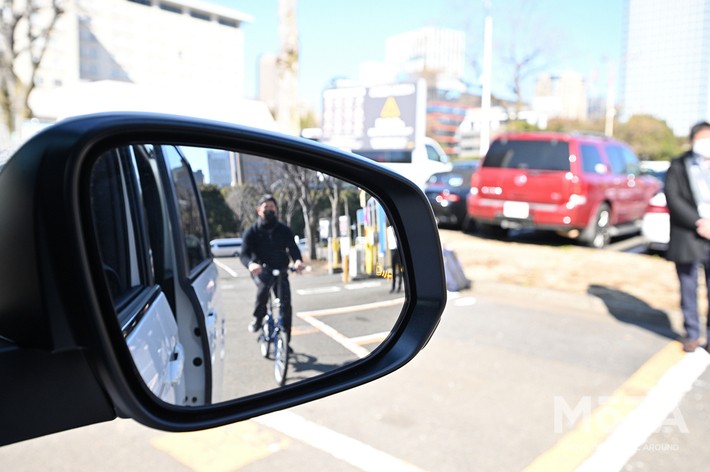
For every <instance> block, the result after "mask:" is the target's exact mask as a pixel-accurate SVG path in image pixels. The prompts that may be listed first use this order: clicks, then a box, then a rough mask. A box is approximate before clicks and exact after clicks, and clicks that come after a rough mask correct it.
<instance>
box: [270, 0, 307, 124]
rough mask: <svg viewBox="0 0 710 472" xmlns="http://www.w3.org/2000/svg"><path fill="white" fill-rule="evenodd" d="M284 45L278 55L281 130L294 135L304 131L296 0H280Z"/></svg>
mask: <svg viewBox="0 0 710 472" xmlns="http://www.w3.org/2000/svg"><path fill="white" fill-rule="evenodd" d="M279 33H280V37H281V49H280V51H279V54H278V57H277V59H276V75H277V78H278V83H277V90H278V92H277V94H276V97H277V100H276V122H277V123H278V125H279V130H280V131H282V132H284V133H288V134H293V135H298V134H300V132H301V126H300V122H299V117H298V25H297V22H296V0H279Z"/></svg>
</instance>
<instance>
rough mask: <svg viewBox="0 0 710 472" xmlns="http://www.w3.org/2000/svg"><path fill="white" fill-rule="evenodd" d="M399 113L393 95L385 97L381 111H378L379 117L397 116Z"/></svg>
mask: <svg viewBox="0 0 710 472" xmlns="http://www.w3.org/2000/svg"><path fill="white" fill-rule="evenodd" d="M401 115H402V114H401V113H400V112H399V107H398V106H397V101H396V100H395V99H394V97H389V98H387V100H386V101H385V104H384V105H383V106H382V111H380V118H399V117H400V116H401Z"/></svg>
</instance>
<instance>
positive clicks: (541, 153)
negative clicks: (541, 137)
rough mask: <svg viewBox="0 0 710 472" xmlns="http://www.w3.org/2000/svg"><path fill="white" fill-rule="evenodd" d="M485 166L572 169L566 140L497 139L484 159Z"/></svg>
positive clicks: (565, 170) (555, 169)
mask: <svg viewBox="0 0 710 472" xmlns="http://www.w3.org/2000/svg"><path fill="white" fill-rule="evenodd" d="M483 167H499V168H504V169H535V170H554V171H563V172H567V171H569V170H570V167H569V144H568V143H566V142H564V141H525V140H517V139H516V140H504V139H501V140H496V141H494V142H493V144H491V147H490V149H489V150H488V154H486V158H485V159H484V160H483Z"/></svg>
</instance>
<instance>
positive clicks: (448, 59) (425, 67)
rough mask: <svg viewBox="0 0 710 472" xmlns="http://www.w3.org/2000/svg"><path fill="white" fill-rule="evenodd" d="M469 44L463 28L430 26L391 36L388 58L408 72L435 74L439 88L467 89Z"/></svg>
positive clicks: (416, 74) (421, 74)
mask: <svg viewBox="0 0 710 472" xmlns="http://www.w3.org/2000/svg"><path fill="white" fill-rule="evenodd" d="M465 46H466V35H465V34H464V32H463V31H456V30H451V29H445V28H433V27H426V28H421V29H418V30H415V31H408V32H405V33H401V34H398V35H395V36H390V37H389V38H387V40H386V43H385V62H386V63H387V65H388V66H389V67H391V68H393V69H394V70H396V71H398V72H399V73H401V74H403V75H404V76H409V77H424V78H427V79H428V80H431V79H432V78H435V79H436V82H437V85H436V87H437V88H440V89H448V90H452V89H457V90H458V91H459V92H463V91H464V88H463V84H462V82H461V79H462V78H463V77H464V68H465V64H466V47H465Z"/></svg>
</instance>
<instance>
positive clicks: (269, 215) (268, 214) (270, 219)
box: [264, 210, 276, 225]
mask: <svg viewBox="0 0 710 472" xmlns="http://www.w3.org/2000/svg"><path fill="white" fill-rule="evenodd" d="M264 223H265V224H267V225H272V224H274V223H276V212H275V211H271V210H267V211H265V212H264Z"/></svg>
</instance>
